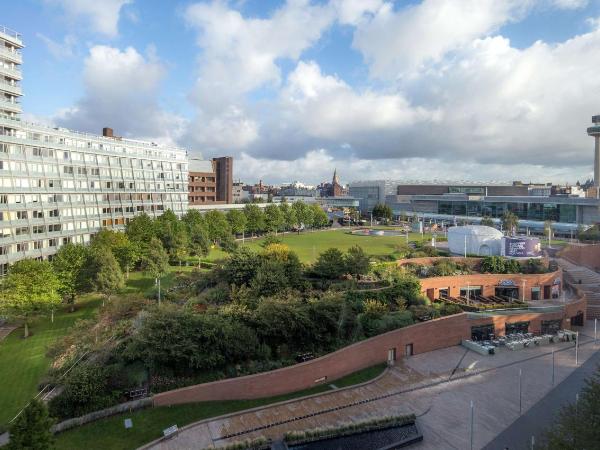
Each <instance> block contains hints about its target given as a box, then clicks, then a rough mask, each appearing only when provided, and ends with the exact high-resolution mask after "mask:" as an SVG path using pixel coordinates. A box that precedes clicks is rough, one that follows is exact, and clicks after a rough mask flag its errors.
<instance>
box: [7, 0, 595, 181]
mask: <svg viewBox="0 0 600 450" xmlns="http://www.w3.org/2000/svg"><path fill="white" fill-rule="evenodd" d="M3 13H4V16H5V19H4V21H5V23H4V24H5V25H7V26H9V27H10V28H13V29H15V30H17V31H18V32H20V33H22V34H23V35H24V36H25V38H26V39H25V41H26V44H27V48H26V49H25V50H24V52H23V54H24V80H23V91H24V92H25V93H26V95H25V97H24V99H23V102H22V103H23V111H24V118H25V119H29V120H33V121H35V122H42V123H50V124H54V125H58V126H65V127H68V128H71V129H75V130H82V131H89V132H96V133H98V132H99V131H100V128H101V127H102V126H111V127H113V128H114V129H115V132H116V133H117V134H120V135H123V136H126V137H132V138H140V139H151V140H155V141H157V142H162V143H167V144H177V145H180V146H184V147H186V148H188V149H189V150H190V151H191V153H190V156H191V157H197V156H199V155H200V154H202V156H204V157H205V158H209V157H213V156H219V155H221V154H230V155H232V156H233V157H234V158H236V160H237V161H239V164H238V165H236V168H237V169H236V172H235V173H234V177H235V178H236V179H237V178H242V179H244V180H247V181H254V180H259V179H262V180H264V181H266V182H269V183H280V182H284V181H290V180H294V179H298V178H302V181H304V182H308V183H315V184H316V183H318V182H320V181H323V180H326V179H329V177H330V174H331V172H332V171H333V169H334V168H335V167H337V168H338V170H339V171H340V173H341V174H342V178H343V181H344V182H349V181H352V180H357V179H378V178H388V179H421V180H431V179H453V180H458V179H465V180H502V181H510V180H514V179H521V180H522V181H530V180H531V181H556V182H565V181H568V182H571V183H574V182H575V181H577V180H580V181H585V179H587V178H591V176H592V170H590V168H591V167H592V160H593V152H592V148H593V141H592V139H590V138H589V137H588V136H587V135H586V133H585V128H586V126H587V125H588V124H589V117H590V116H591V115H593V114H596V113H597V112H598V111H597V109H598V108H597V106H596V105H597V103H598V102H597V101H596V99H595V98H594V96H593V95H590V93H593V92H597V91H598V87H599V86H598V83H600V82H599V81H598V80H596V77H594V67H596V66H597V64H596V63H597V62H598V61H599V60H600V45H598V44H600V29H599V23H600V22H599V21H598V20H597V17H598V16H600V3H599V2H598V1H594V0H592V1H581V0H538V1H529V2H515V1H503V2H487V1H478V2H469V1H464V2H445V1H437V2H436V1H423V2H384V1H381V0H370V1H360V2H358V1H344V2H343V1H335V0H332V1H320V2H309V1H289V2H277V1H272V2H255V1H247V2H225V1H220V2H178V3H169V4H168V5H166V4H162V2H155V1H145V2H141V1H139V0H137V1H134V0H110V1H106V2H103V3H102V5H101V6H100V5H96V4H95V3H94V2H90V1H88V0H72V1H69V2H67V1H64V0H43V1H42V0H39V1H36V0H26V1H23V2H19V3H18V4H12V5H11V7H10V8H4V10H3ZM457 24H463V25H462V26H456V25H457ZM549 24H552V26H549ZM298 174H302V175H303V176H302V177H299V176H298Z"/></svg>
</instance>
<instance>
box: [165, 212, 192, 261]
mask: <svg viewBox="0 0 600 450" xmlns="http://www.w3.org/2000/svg"><path fill="white" fill-rule="evenodd" d="M189 247H190V237H189V235H188V233H187V227H186V226H185V224H184V223H183V222H178V223H177V224H176V225H175V227H174V228H173V236H172V239H171V248H170V250H169V256H170V257H171V259H173V260H175V261H178V262H179V265H180V266H181V263H182V261H183V260H184V259H185V257H186V256H187V255H188V249H189Z"/></svg>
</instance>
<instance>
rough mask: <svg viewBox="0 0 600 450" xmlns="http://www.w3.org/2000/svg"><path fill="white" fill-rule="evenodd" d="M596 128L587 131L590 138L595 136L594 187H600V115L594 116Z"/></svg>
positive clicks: (593, 121)
mask: <svg viewBox="0 0 600 450" xmlns="http://www.w3.org/2000/svg"><path fill="white" fill-rule="evenodd" d="M592 123H593V124H594V126H592V127H589V128H588V129H587V134H588V136H594V141H595V146H594V186H595V187H596V188H598V187H599V186H600V115H598V116H592Z"/></svg>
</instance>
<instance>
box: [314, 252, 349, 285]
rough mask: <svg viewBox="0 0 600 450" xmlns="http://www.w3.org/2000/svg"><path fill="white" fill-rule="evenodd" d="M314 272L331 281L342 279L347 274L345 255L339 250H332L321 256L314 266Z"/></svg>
mask: <svg viewBox="0 0 600 450" xmlns="http://www.w3.org/2000/svg"><path fill="white" fill-rule="evenodd" d="M313 272H314V273H315V274H316V275H317V276H319V277H321V278H327V279H330V280H335V279H337V278H340V277H341V276H342V275H344V274H345V273H346V260H345V258H344V254H343V253H342V252H341V251H340V250H338V249H337V248H330V249H328V250H325V251H324V252H323V253H321V254H320V255H319V258H318V259H317V262H316V263H315V265H314V266H313Z"/></svg>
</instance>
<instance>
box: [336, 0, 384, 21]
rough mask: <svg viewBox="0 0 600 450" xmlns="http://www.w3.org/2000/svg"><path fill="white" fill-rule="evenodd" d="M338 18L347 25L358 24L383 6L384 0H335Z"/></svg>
mask: <svg viewBox="0 0 600 450" xmlns="http://www.w3.org/2000/svg"><path fill="white" fill-rule="evenodd" d="M332 4H333V6H334V8H335V9H336V11H337V16H338V20H339V22H340V23H342V24H345V25H356V24H357V23H359V22H361V21H363V20H366V19H368V18H369V17H371V16H372V14H374V13H375V12H377V10H379V8H381V7H382V6H383V0H333V1H332Z"/></svg>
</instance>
